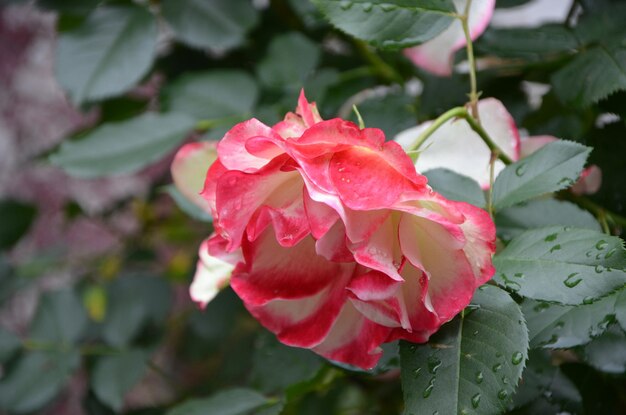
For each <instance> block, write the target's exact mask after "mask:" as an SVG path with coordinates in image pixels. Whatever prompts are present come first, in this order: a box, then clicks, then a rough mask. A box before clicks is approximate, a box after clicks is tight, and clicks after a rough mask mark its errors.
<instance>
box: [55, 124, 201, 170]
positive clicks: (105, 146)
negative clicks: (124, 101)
mask: <svg viewBox="0 0 626 415" xmlns="http://www.w3.org/2000/svg"><path fill="white" fill-rule="evenodd" d="M193 126H194V121H193V120H192V119H191V118H189V117H188V116H186V115H183V114H152V113H146V114H143V115H140V116H139V117H136V118H133V119H130V120H128V121H122V122H117V123H109V124H104V125H102V126H100V127H98V128H97V129H95V130H94V131H92V132H91V133H89V134H87V136H86V137H84V138H83V139H81V140H80V141H65V142H64V143H63V144H62V145H61V148H60V149H59V150H58V151H57V152H56V153H54V154H53V155H52V156H50V161H51V162H52V163H53V164H55V165H57V166H59V167H62V168H63V169H64V170H65V171H66V172H67V173H68V174H71V175H73V176H77V177H81V178H96V177H103V176H110V175H116V174H122V173H134V172H136V171H139V170H140V169H142V168H143V167H145V166H147V165H149V164H151V163H153V162H155V161H157V160H159V159H161V158H162V157H164V156H165V155H166V154H167V153H169V152H170V151H172V150H173V149H174V148H175V147H176V146H177V145H178V144H179V143H180V142H181V141H182V140H183V139H184V138H185V135H186V134H187V133H188V132H189V131H190V130H191V129H192V128H193Z"/></svg>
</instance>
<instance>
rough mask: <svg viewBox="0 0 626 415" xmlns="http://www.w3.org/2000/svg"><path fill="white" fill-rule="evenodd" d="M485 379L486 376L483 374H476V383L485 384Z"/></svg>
mask: <svg viewBox="0 0 626 415" xmlns="http://www.w3.org/2000/svg"><path fill="white" fill-rule="evenodd" d="M484 379H485V376H484V375H483V372H476V383H483V380H484Z"/></svg>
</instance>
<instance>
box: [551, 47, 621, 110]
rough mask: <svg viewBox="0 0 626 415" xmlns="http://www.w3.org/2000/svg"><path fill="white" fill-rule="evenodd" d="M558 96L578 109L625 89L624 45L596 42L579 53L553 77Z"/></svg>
mask: <svg viewBox="0 0 626 415" xmlns="http://www.w3.org/2000/svg"><path fill="white" fill-rule="evenodd" d="M552 85H553V86H554V91H555V92H556V94H557V96H558V97H559V98H560V99H561V100H562V101H563V102H564V103H566V104H568V105H571V106H573V107H577V108H584V107H588V106H590V105H591V104H593V103H596V102H598V101H600V100H601V99H603V98H606V97H608V96H609V95H611V94H612V93H614V92H617V91H624V90H626V46H625V45H621V44H617V45H610V46H603V45H599V46H597V47H592V48H590V49H587V50H585V51H584V52H582V53H580V54H578V55H577V56H576V57H575V58H574V59H573V60H572V61H571V62H570V63H568V64H567V65H566V66H565V67H563V68H562V69H561V70H559V71H558V72H556V73H554V75H553V76H552Z"/></svg>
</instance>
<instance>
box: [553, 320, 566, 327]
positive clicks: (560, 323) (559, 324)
mask: <svg viewBox="0 0 626 415" xmlns="http://www.w3.org/2000/svg"><path fill="white" fill-rule="evenodd" d="M563 326H565V322H563V321H559V322H557V323H556V324H555V325H554V328H556V329H562V328H563Z"/></svg>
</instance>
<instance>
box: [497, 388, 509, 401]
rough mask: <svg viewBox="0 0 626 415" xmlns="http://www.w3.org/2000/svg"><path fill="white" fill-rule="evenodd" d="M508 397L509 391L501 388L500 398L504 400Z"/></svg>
mask: <svg viewBox="0 0 626 415" xmlns="http://www.w3.org/2000/svg"><path fill="white" fill-rule="evenodd" d="M508 397H509V393H508V392H507V391H506V389H500V391H499V392H498V399H500V400H501V401H503V400H505V399H506V398H508Z"/></svg>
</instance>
